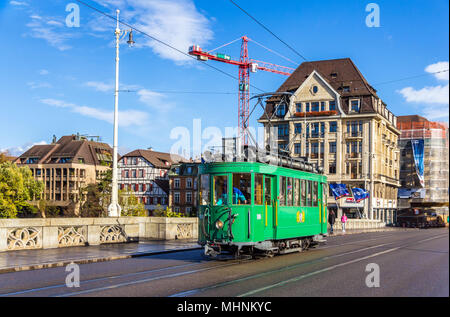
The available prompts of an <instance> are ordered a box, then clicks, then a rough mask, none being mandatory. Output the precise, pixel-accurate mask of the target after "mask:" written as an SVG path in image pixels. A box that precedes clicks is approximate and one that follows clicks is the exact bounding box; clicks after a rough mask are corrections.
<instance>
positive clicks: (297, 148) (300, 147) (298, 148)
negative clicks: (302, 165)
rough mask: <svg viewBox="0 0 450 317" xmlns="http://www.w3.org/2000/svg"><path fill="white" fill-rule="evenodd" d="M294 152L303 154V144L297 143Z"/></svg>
mask: <svg viewBox="0 0 450 317" xmlns="http://www.w3.org/2000/svg"><path fill="white" fill-rule="evenodd" d="M294 153H295V154H302V144H301V143H295V144H294Z"/></svg>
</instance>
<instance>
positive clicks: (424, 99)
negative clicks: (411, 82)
mask: <svg viewBox="0 0 450 317" xmlns="http://www.w3.org/2000/svg"><path fill="white" fill-rule="evenodd" d="M448 89H449V85H448V84H447V85H445V86H441V85H438V86H431V87H424V88H422V89H419V90H416V89H414V88H412V87H406V88H403V89H402V90H400V91H399V92H400V93H401V94H402V95H403V97H404V98H405V99H406V101H407V102H420V103H438V104H448V97H449V93H448Z"/></svg>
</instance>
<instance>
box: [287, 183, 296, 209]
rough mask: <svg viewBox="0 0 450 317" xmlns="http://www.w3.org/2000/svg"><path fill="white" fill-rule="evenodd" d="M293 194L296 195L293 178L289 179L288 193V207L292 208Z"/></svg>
mask: <svg viewBox="0 0 450 317" xmlns="http://www.w3.org/2000/svg"><path fill="white" fill-rule="evenodd" d="M293 194H294V180H293V179H292V177H289V178H288V179H287V191H286V195H287V206H292V198H293Z"/></svg>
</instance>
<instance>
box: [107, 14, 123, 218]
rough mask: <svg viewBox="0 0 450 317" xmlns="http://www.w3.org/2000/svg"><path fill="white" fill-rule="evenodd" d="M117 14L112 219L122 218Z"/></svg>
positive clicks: (109, 213) (117, 29)
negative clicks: (118, 170) (118, 144)
mask: <svg viewBox="0 0 450 317" xmlns="http://www.w3.org/2000/svg"><path fill="white" fill-rule="evenodd" d="M116 13H117V27H116V31H115V35H116V90H115V92H114V99H115V100H114V144H113V170H112V185H111V187H112V188H111V204H110V205H109V207H108V215H109V216H110V217H120V213H121V208H120V205H119V186H118V184H117V143H118V127H119V113H118V112H119V41H120V28H119V13H120V10H117V11H116Z"/></svg>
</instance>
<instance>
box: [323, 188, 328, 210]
mask: <svg viewBox="0 0 450 317" xmlns="http://www.w3.org/2000/svg"><path fill="white" fill-rule="evenodd" d="M327 200H328V197H327V184H322V203H323V205H324V206H327V204H328V201H327Z"/></svg>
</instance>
